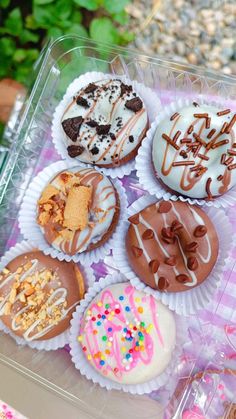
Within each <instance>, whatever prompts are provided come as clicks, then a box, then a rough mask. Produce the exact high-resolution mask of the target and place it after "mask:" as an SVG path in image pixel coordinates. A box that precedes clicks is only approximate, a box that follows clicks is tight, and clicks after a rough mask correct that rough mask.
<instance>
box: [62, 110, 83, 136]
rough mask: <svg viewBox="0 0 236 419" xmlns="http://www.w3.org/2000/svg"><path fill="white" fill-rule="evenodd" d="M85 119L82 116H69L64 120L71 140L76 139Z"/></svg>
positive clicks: (63, 122)
mask: <svg viewBox="0 0 236 419" xmlns="http://www.w3.org/2000/svg"><path fill="white" fill-rule="evenodd" d="M83 121H84V119H83V118H82V116H76V117H74V118H68V119H65V120H64V121H62V128H63V130H64V131H65V133H66V135H67V136H68V137H69V138H70V139H71V141H76V140H77V137H78V135H79V131H80V127H81V125H82V123H83Z"/></svg>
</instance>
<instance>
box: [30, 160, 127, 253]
mask: <svg viewBox="0 0 236 419" xmlns="http://www.w3.org/2000/svg"><path fill="white" fill-rule="evenodd" d="M37 211H38V214H37V222H38V224H39V225H40V227H41V229H42V232H43V234H44V237H45V239H46V240H47V242H48V243H49V244H51V245H52V246H53V247H54V248H56V249H57V250H59V251H62V252H64V253H66V254H68V255H75V254H77V253H81V252H84V251H89V250H92V249H95V248H96V247H99V246H101V245H102V244H103V243H105V242H106V241H107V240H108V239H109V238H110V236H111V235H112V233H113V231H114V230H115V228H116V225H117V222H118V219H119V212H120V205H119V197H118V194H117V192H116V189H115V188H114V186H113V184H112V182H111V181H110V180H109V179H108V178H107V177H106V176H104V175H103V174H102V173H99V172H98V171H96V170H94V169H91V168H86V169H83V168H76V167H75V168H73V169H70V170H67V171H64V172H60V173H58V174H57V175H56V176H55V177H54V178H53V179H52V180H51V182H50V183H48V185H47V186H46V187H45V189H44V190H43V192H42V195H41V197H40V198H39V200H38V208H37Z"/></svg>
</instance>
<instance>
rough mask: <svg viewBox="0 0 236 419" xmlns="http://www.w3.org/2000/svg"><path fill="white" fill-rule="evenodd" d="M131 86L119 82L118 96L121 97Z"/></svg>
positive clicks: (130, 90)
mask: <svg viewBox="0 0 236 419" xmlns="http://www.w3.org/2000/svg"><path fill="white" fill-rule="evenodd" d="M132 90H133V88H132V86H128V84H124V83H122V82H121V85H120V97H122V96H123V95H124V94H125V93H129V92H132Z"/></svg>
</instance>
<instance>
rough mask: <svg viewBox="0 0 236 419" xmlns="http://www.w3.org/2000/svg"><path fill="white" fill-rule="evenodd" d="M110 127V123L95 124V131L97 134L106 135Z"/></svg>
mask: <svg viewBox="0 0 236 419" xmlns="http://www.w3.org/2000/svg"><path fill="white" fill-rule="evenodd" d="M110 128H111V124H107V125H97V126H96V131H97V134H98V135H106V134H108V133H109V131H110Z"/></svg>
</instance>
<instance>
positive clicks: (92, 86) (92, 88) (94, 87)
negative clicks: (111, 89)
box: [84, 83, 98, 93]
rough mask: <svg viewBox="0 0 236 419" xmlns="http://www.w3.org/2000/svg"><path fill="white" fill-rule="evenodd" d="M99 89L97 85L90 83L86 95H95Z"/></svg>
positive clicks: (85, 91)
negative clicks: (95, 91)
mask: <svg viewBox="0 0 236 419" xmlns="http://www.w3.org/2000/svg"><path fill="white" fill-rule="evenodd" d="M97 88H98V86H96V84H94V83H89V84H88V86H87V87H86V88H85V89H84V93H93V92H94V90H96V89H97Z"/></svg>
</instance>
